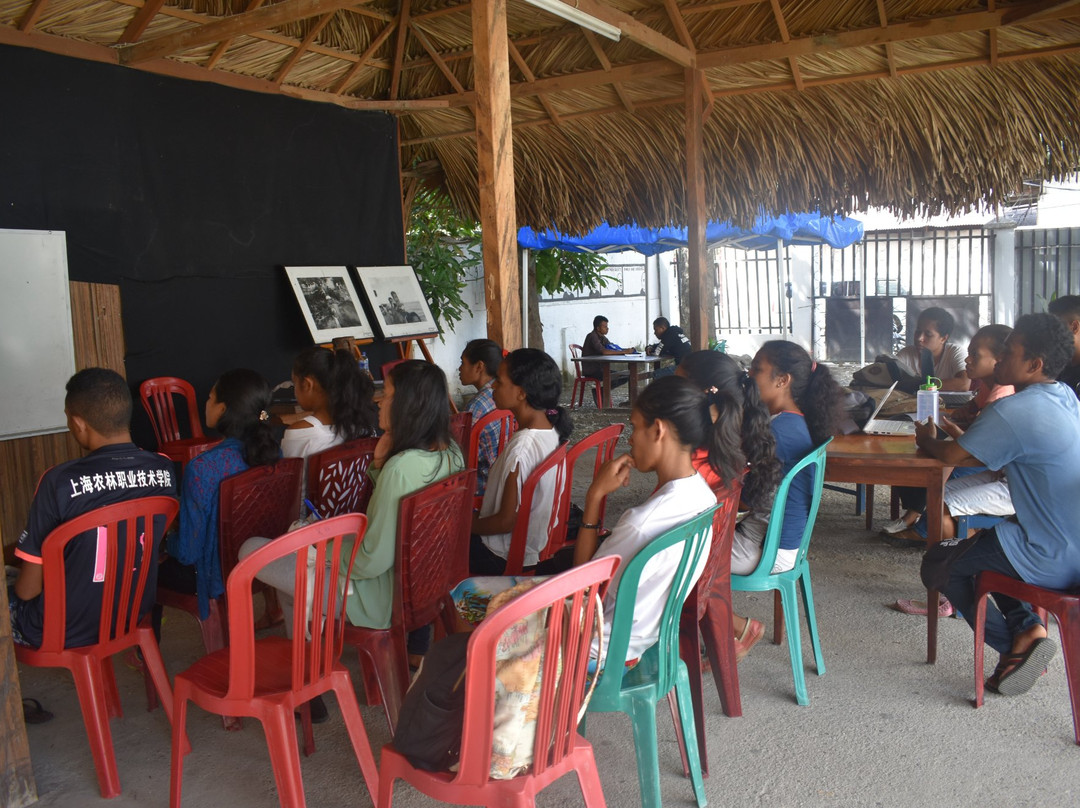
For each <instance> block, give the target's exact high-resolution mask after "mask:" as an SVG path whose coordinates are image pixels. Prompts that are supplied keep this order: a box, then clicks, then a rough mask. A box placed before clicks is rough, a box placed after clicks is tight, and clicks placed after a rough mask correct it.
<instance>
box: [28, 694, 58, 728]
mask: <svg viewBox="0 0 1080 808" xmlns="http://www.w3.org/2000/svg"><path fill="white" fill-rule="evenodd" d="M22 709H23V721H25V722H26V723H27V724H44V723H45V722H47V721H52V720H53V714H52V713H50V712H49V711H48V710H46V709H45V708H44V707H42V706H41V702H40V701H38V700H37V699H23V700H22Z"/></svg>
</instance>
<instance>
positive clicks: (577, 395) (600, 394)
mask: <svg viewBox="0 0 1080 808" xmlns="http://www.w3.org/2000/svg"><path fill="white" fill-rule="evenodd" d="M581 351H582V348H581V346H580V345H571V346H570V357H571V359H572V360H573V362H574V388H573V389H572V390H571V391H570V408H571V409H574V408H575V407H583V406H585V390H587V389H588V387H589V385H590V384H591V385H592V386H593V387H594V388H595V389H594V393H593V395H594V396H595V398H594V400H595V401H596V408H597V409H598V410H602V409H604V387H603V380H602V379H597V378H596V377H595V376H585V375H584V374H582V372H581ZM575 401H576V402H577V403H576V404H575V403H574V402H575Z"/></svg>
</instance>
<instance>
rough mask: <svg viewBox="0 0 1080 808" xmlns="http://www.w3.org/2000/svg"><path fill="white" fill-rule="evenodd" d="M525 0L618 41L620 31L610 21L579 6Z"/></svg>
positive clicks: (547, 0)
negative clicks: (605, 20)
mask: <svg viewBox="0 0 1080 808" xmlns="http://www.w3.org/2000/svg"><path fill="white" fill-rule="evenodd" d="M525 2H526V3H528V4H529V5H530V6H535V7H536V8H539V9H543V10H544V11H547V12H549V13H551V14H554V15H555V16H556V17H561V18H562V19H564V20H566V21H567V22H572V23H574V24H575V25H580V26H581V27H582V28H588V29H589V30H590V31H592V32H594V33H597V34H600V36H606V37H607V38H608V39H611V40H614V41H615V42H618V41H619V37H620V36H621V35H622V32H621V31H620V30H619V29H618V28H617V27H616V26H614V25H612V24H611V23H608V22H604V21H603V20H601V19H597V18H596V17H594V16H592V15H591V14H586V13H585V12H584V11H582V10H581V9H580V8H577V7H576V6H571V5H568V4H566V3H562V2H560V0H525Z"/></svg>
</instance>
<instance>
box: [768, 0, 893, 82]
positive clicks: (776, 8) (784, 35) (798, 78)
mask: <svg viewBox="0 0 1080 808" xmlns="http://www.w3.org/2000/svg"><path fill="white" fill-rule="evenodd" d="M769 2H770V4H771V5H772V12H773V19H775V20H776V27H777V28H778V29H779V30H780V41H781V42H790V41H791V32H790V31H788V27H787V20H785V19H784V11H783V9H781V8H780V0H769ZM878 2H880V0H878ZM787 61H788V66H789V67H790V68H791V78H792V79H793V80H794V82H795V89H796V90H798V91H799V92H802V89H803V80H802V72H801V71H800V70H799V63H798V61H797V59H796V57H795V56H789V57H788V58H787Z"/></svg>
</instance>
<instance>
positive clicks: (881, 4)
mask: <svg viewBox="0 0 1080 808" xmlns="http://www.w3.org/2000/svg"><path fill="white" fill-rule="evenodd" d="M993 3H994V0H990V4H991V5H993ZM993 10H994V9H993V8H991V9H990V11H993ZM877 13H878V22H880V23H881V27H882V28H888V27H889V16H888V15H887V14H886V13H885V0H877ZM885 61H886V63H887V64H888V65H889V76H891V77H892V78H894V79H895V78H896V54H895V53H894V52H893V46H892V43H891V42H886V43H885Z"/></svg>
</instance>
